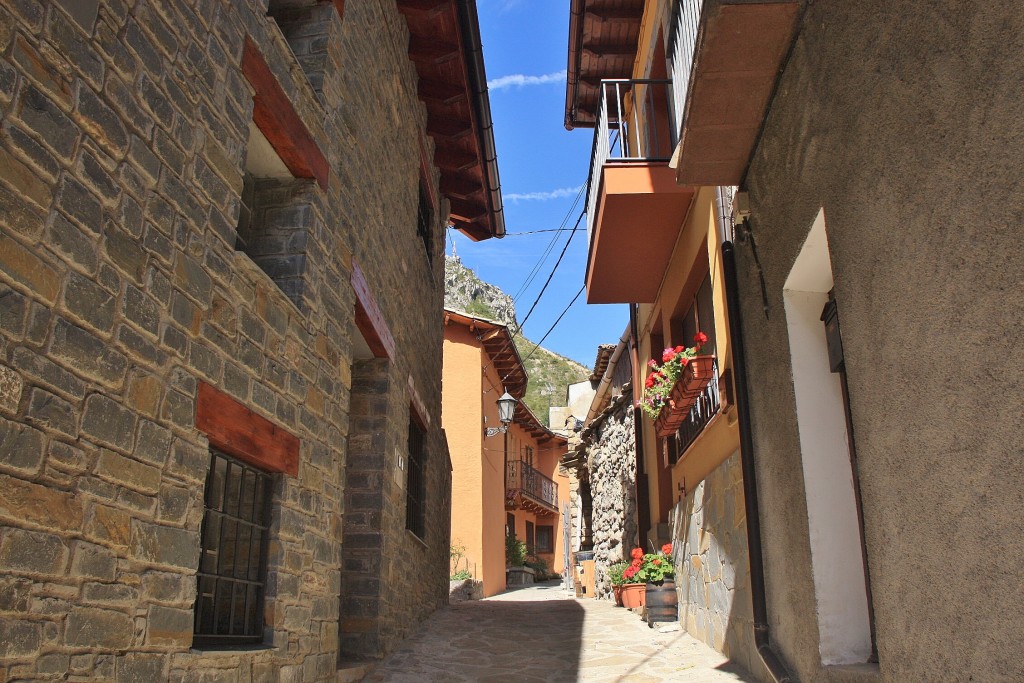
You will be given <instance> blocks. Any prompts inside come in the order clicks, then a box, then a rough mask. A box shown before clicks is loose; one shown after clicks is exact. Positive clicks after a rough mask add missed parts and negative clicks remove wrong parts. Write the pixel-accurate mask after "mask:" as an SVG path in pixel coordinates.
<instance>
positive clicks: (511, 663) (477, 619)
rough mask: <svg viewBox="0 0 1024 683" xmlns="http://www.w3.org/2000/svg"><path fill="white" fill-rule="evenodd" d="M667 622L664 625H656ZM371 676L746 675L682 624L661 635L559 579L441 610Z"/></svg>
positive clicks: (705, 679)
mask: <svg viewBox="0 0 1024 683" xmlns="http://www.w3.org/2000/svg"><path fill="white" fill-rule="evenodd" d="M661 626H665V625H661ZM366 680H367V681H375V682H377V681H390V682H394V683H405V682H408V683H422V682H423V681H451V682H456V681H458V682H462V681H467V682H468V681H473V682H481V683H485V682H493V683H499V682H501V681H517V682H520V683H531V682H536V683H539V682H542V681H551V682H557V683H568V682H570V681H588V682H594V683H598V682H602V683H603V682H608V683H611V682H612V681H615V682H619V681H623V682H625V681H636V682H640V681H645V682H647V681H652V682H653V681H681V682H685V683H717V682H719V681H722V682H724V681H752V680H753V679H752V678H750V677H749V675H748V674H746V672H743V671H742V670H741V669H739V668H738V667H737V666H736V665H734V664H731V663H729V662H728V660H727V659H725V658H724V657H723V656H722V655H720V654H719V653H717V652H715V651H714V650H712V649H711V648H709V647H707V646H706V645H704V644H703V643H700V642H699V641H697V640H695V639H693V638H692V637H690V636H689V635H687V634H686V633H685V632H683V631H678V630H677V631H672V632H668V633H660V632H659V631H658V629H651V628H648V626H647V624H646V623H644V622H642V621H641V620H640V618H639V617H638V616H637V615H636V614H633V613H632V612H630V611H628V610H626V609H623V608H619V607H615V606H614V605H613V604H612V603H610V602H608V601H605V600H577V599H575V598H573V597H569V595H568V594H567V593H566V592H565V590H564V589H563V588H562V586H561V585H560V584H554V583H547V584H541V585H538V586H531V587H528V588H523V589H519V590H514V591H509V592H507V593H503V594H501V595H497V596H494V597H492V598H488V599H486V600H479V601H471V602H461V603H455V604H453V605H451V606H450V607H446V608H444V609H441V610H439V611H438V612H437V613H435V614H434V615H433V616H432V617H431V618H430V619H428V620H427V622H426V623H425V624H424V626H423V628H422V630H421V631H420V632H419V633H418V634H417V635H415V636H414V637H412V638H410V639H409V640H407V641H406V642H405V643H403V644H402V646H401V647H400V648H399V649H398V650H397V651H396V652H394V653H393V654H392V655H391V656H389V657H388V658H387V659H385V660H384V661H383V662H382V663H381V664H380V666H378V667H376V668H375V669H374V670H373V672H372V673H370V675H369V676H367V677H366Z"/></svg>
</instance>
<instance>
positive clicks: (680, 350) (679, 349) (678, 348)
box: [676, 346, 684, 353]
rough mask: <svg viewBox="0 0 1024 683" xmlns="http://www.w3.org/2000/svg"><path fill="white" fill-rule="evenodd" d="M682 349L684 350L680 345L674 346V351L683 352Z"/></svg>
mask: <svg viewBox="0 0 1024 683" xmlns="http://www.w3.org/2000/svg"><path fill="white" fill-rule="evenodd" d="M683 350H684V349H683V347H682V346H677V347H676V353H682V352H683Z"/></svg>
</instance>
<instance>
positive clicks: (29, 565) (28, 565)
mask: <svg viewBox="0 0 1024 683" xmlns="http://www.w3.org/2000/svg"><path fill="white" fill-rule="evenodd" d="M67 563H68V547H67V544H66V543H65V542H64V540H63V539H62V538H60V537H59V536H54V535H53V534H46V533H41V532H36V531H26V530H24V529H11V530H9V531H8V532H7V533H6V534H5V535H4V537H3V541H0V573H6V572H25V573H28V574H51V575H53V574H63V573H64V568H65V567H66V566H67Z"/></svg>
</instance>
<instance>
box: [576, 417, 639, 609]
mask: <svg viewBox="0 0 1024 683" xmlns="http://www.w3.org/2000/svg"><path fill="white" fill-rule="evenodd" d="M611 411H612V412H611V414H610V415H608V417H607V418H606V419H605V420H604V422H602V423H601V424H600V426H598V428H597V429H596V430H595V432H596V433H595V435H594V441H593V443H592V445H591V446H590V447H589V448H588V460H589V464H590V487H591V492H592V494H593V498H594V502H593V515H592V520H593V538H594V585H595V592H596V594H597V597H604V598H608V597H609V596H611V594H612V584H611V580H610V579H609V578H608V567H609V566H610V565H612V564H614V563H616V562H619V561H621V560H623V559H625V558H628V557H629V552H630V550H632V549H633V547H634V546H635V544H636V542H637V534H638V530H637V506H636V439H635V436H634V432H633V409H632V406H631V405H630V403H629V401H628V400H627V401H620V402H619V404H618V405H617V406H615V407H614V408H612V409H611Z"/></svg>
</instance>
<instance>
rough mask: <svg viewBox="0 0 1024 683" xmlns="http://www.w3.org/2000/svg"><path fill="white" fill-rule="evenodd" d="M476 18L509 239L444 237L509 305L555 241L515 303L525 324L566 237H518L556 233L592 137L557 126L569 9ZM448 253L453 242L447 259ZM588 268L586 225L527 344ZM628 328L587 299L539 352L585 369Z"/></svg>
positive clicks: (527, 7)
mask: <svg viewBox="0 0 1024 683" xmlns="http://www.w3.org/2000/svg"><path fill="white" fill-rule="evenodd" d="M477 11H478V12H479V15H480V31H481V35H482V40H483V48H484V61H485V68H486V70H487V79H488V83H489V85H490V99H491V115H492V117H493V120H494V137H495V140H496V143H497V147H498V170H499V173H500V174H501V189H502V195H503V197H504V200H505V228H506V230H507V232H508V233H509V235H508V236H507V237H505V238H504V239H501V240H495V239H492V240H487V241H484V242H478V243H474V242H471V241H470V240H468V239H466V238H465V237H463V236H462V234H461V233H457V232H455V231H449V235H450V236H454V241H455V245H456V248H457V249H458V254H459V257H460V258H461V259H462V261H463V263H464V264H466V265H467V266H469V267H470V268H472V269H473V270H475V271H476V273H477V275H479V276H480V277H481V278H482V279H483V280H485V281H487V282H491V283H493V284H495V285H497V286H499V287H501V288H502V289H503V290H504V291H505V292H506V293H508V294H511V295H515V294H516V292H518V291H519V290H520V289H521V288H522V286H523V284H524V282H525V281H526V280H527V276H528V275H529V274H530V271H531V270H532V269H533V268H534V266H535V265H536V264H537V262H538V261H539V260H540V257H541V255H542V254H543V253H544V251H545V250H546V249H547V247H548V245H549V243H550V242H551V239H552V237H555V236H556V235H557V241H556V243H555V244H554V247H553V250H552V252H551V253H550V254H549V255H548V258H547V260H546V261H545V262H544V264H543V265H542V266H541V268H540V271H539V273H538V274H537V276H536V277H535V279H534V280H533V283H532V284H531V285H530V286H529V287H528V288H526V290H525V291H523V292H522V293H521V294H520V295H519V296H518V297H517V299H516V312H517V314H518V316H519V320H520V322H522V320H523V317H524V316H525V315H526V312H527V311H528V310H529V308H530V306H531V305H532V303H533V301H534V299H535V298H536V297H537V294H538V292H539V291H540V288H541V287H542V286H543V284H544V280H546V279H547V276H548V274H549V273H550V272H551V269H552V267H553V266H554V263H555V260H556V259H557V257H558V254H559V253H560V252H561V251H562V247H563V246H564V245H565V242H566V240H567V239H568V237H569V233H568V232H561V233H540V234H534V235H523V236H516V235H515V234H514V233H517V232H527V231H531V230H550V229H552V228H558V227H559V226H560V225H561V223H562V221H563V220H564V219H565V218H566V215H567V214H568V213H569V210H570V207H572V204H573V200H574V199H575V198H576V195H577V192H578V190H579V188H580V187H581V186H582V185H584V184H585V183H586V182H587V170H588V165H589V163H590V149H591V144H592V142H593V134H592V131H591V130H590V129H578V130H574V131H567V130H566V129H565V127H564V125H563V124H562V120H563V118H564V113H565V66H566V47H567V45H568V30H569V28H568V27H569V8H568V3H564V2H553V1H552V0H477ZM584 202H585V200H584V199H583V198H581V199H580V202H579V204H578V205H577V206H576V208H575V209H573V211H572V214H571V216H570V217H569V218H568V223H567V225H566V226H565V227H568V228H571V227H572V226H573V224H574V223H575V222H576V218H577V217H578V216H579V213H580V211H582V209H583V205H584ZM450 239H451V237H450ZM451 250H452V244H451V242H449V244H448V253H451ZM586 259H587V234H586V219H585V218H584V220H583V221H582V222H581V223H580V229H579V230H578V231H577V233H576V235H575V236H574V237H573V239H572V243H571V244H570V246H569V250H568V252H567V253H566V255H565V258H564V259H563V260H562V263H561V265H560V266H559V267H558V270H557V271H556V272H555V275H554V277H553V278H552V280H551V284H550V285H549V286H548V288H547V290H546V291H545V293H544V296H543V297H542V298H541V300H540V303H539V304H538V305H537V309H536V310H535V311H534V312H533V314H532V315H531V316H530V318H529V320H527V321H526V324H525V326H524V331H525V334H526V336H527V337H528V338H530V339H531V340H532V341H535V342H536V341H539V340H540V338H541V337H542V336H543V335H544V333H545V332H547V330H548V328H549V327H550V326H551V325H552V323H554V322H555V320H556V319H557V318H558V316H559V314H560V313H561V312H562V310H563V309H564V308H565V307H566V305H567V304H568V303H569V302H570V301H571V300H572V298H573V296H575V295H576V292H578V291H579V289H580V287H582V286H583V277H584V273H585V272H586ZM628 320H629V312H628V310H627V308H626V306H625V305H601V306H592V305H587V304H586V293H584V294H582V295H581V296H580V298H579V299H578V300H577V301H576V304H575V305H574V306H573V307H572V308H571V309H570V310H569V311H568V313H566V315H565V317H564V318H562V322H561V323H559V324H558V326H557V327H556V328H555V329H554V330H553V331H552V332H551V334H550V336H548V338H547V339H546V340H545V341H544V346H545V347H546V348H548V349H551V350H552V351H555V352H557V353H560V354H562V355H564V356H568V357H569V358H572V359H574V360H576V361H579V362H581V363H583V364H584V365H586V366H587V367H590V366H591V364H592V363H593V362H594V356H595V355H596V351H597V345H598V344H610V343H615V342H616V341H618V339H619V336H620V335H621V334H622V332H623V330H624V329H625V327H626V323H627V322H628Z"/></svg>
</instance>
